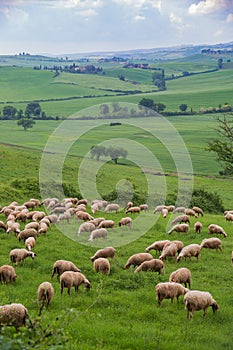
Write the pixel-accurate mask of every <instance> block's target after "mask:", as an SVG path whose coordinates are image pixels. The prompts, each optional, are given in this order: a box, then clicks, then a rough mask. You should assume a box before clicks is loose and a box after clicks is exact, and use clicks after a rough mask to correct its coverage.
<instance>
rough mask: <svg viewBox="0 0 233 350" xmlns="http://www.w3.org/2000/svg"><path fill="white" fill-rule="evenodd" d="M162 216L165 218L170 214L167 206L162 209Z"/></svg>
mask: <svg viewBox="0 0 233 350" xmlns="http://www.w3.org/2000/svg"><path fill="white" fill-rule="evenodd" d="M161 215H162V217H163V218H164V219H165V218H166V217H167V216H168V210H167V208H163V209H162V211H161Z"/></svg>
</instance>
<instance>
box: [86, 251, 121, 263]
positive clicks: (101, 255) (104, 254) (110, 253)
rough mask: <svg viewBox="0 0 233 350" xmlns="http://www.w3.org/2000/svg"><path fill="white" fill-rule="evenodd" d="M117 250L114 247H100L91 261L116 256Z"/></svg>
mask: <svg viewBox="0 0 233 350" xmlns="http://www.w3.org/2000/svg"><path fill="white" fill-rule="evenodd" d="M115 252H116V250H115V248H113V247H105V248H102V249H99V250H97V251H96V252H95V254H94V255H93V256H92V257H91V261H92V262H93V261H94V260H96V259H98V258H114V256H115Z"/></svg>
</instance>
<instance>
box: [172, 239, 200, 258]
mask: <svg viewBox="0 0 233 350" xmlns="http://www.w3.org/2000/svg"><path fill="white" fill-rule="evenodd" d="M200 254H201V246H200V245H199V244H195V243H193V244H189V245H187V246H185V247H184V248H183V249H182V250H181V252H180V254H179V255H178V256H177V258H176V261H177V262H179V261H181V259H182V258H185V260H186V258H189V259H190V261H191V257H192V256H194V257H196V258H197V260H198V257H199V255H200Z"/></svg>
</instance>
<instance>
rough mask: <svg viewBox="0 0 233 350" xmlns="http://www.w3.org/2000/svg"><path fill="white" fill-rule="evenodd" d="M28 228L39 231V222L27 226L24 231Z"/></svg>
mask: <svg viewBox="0 0 233 350" xmlns="http://www.w3.org/2000/svg"><path fill="white" fill-rule="evenodd" d="M28 228H34V229H35V230H38V228H39V222H37V221H32V222H29V223H28V224H26V225H25V227H24V229H28Z"/></svg>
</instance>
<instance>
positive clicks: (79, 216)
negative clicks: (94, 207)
mask: <svg viewBox="0 0 233 350" xmlns="http://www.w3.org/2000/svg"><path fill="white" fill-rule="evenodd" d="M76 217H77V219H78V220H83V221H90V220H93V219H94V218H93V216H91V215H90V214H88V213H87V212H85V211H77V212H76Z"/></svg>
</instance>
